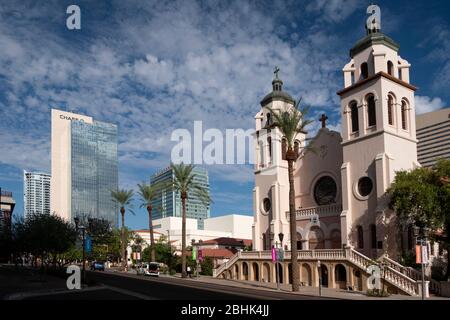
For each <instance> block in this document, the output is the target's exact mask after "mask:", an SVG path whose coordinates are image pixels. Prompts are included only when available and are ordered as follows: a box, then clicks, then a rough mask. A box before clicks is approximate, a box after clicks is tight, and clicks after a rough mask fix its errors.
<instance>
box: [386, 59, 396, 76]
mask: <svg viewBox="0 0 450 320" xmlns="http://www.w3.org/2000/svg"><path fill="white" fill-rule="evenodd" d="M387 70H388V73H389V74H390V75H391V76H393V75H394V64H393V63H392V61H388V63H387Z"/></svg>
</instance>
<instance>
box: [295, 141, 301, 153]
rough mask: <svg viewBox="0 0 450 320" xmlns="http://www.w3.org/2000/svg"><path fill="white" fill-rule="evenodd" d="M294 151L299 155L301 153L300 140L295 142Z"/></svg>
mask: <svg viewBox="0 0 450 320" xmlns="http://www.w3.org/2000/svg"><path fill="white" fill-rule="evenodd" d="M294 152H295V154H296V155H297V156H298V154H299V153H300V142H298V141H295V142H294Z"/></svg>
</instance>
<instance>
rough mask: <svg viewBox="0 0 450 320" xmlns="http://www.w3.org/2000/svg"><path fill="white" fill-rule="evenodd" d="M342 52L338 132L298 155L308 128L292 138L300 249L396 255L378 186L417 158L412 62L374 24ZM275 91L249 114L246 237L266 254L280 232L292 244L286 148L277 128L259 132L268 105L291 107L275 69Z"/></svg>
mask: <svg viewBox="0 0 450 320" xmlns="http://www.w3.org/2000/svg"><path fill="white" fill-rule="evenodd" d="M366 31H367V35H366V36H365V37H364V38H363V39H361V40H360V41H358V42H357V43H356V44H355V45H354V46H353V48H351V50H350V61H349V62H348V63H347V64H346V65H345V66H344V68H343V78H344V79H343V80H344V81H343V83H344V86H343V88H342V90H340V91H339V92H338V93H337V94H338V95H339V96H340V99H341V107H340V115H341V118H342V132H340V133H339V132H336V131H332V130H329V129H328V128H327V127H326V119H327V117H326V116H325V115H323V116H322V118H321V119H320V120H321V121H322V128H321V129H320V130H319V132H318V133H317V135H316V136H315V137H313V139H312V141H311V142H310V143H311V144H312V148H313V150H314V152H312V151H302V147H303V146H304V144H305V136H306V133H299V134H298V136H297V139H298V141H297V145H296V147H297V150H298V154H299V157H298V159H297V161H296V162H295V166H294V179H295V206H296V210H297V211H296V215H297V234H296V235H295V236H296V237H297V247H298V249H337V248H342V247H343V246H346V245H350V246H352V247H354V248H356V249H357V250H358V251H360V252H361V253H363V254H365V255H366V256H369V257H377V256H379V255H380V254H382V253H385V252H388V253H390V254H391V255H394V256H395V254H396V253H397V252H399V251H400V250H399V249H400V248H399V246H401V237H398V232H397V230H398V229H397V226H396V225H395V221H394V219H395V215H394V214H393V212H392V211H391V210H389V208H388V207H387V201H386V197H385V194H386V190H387V188H388V187H389V186H390V184H391V182H392V181H393V179H394V177H395V172H396V171H398V170H408V169H412V168H415V167H417V166H419V164H418V162H417V151H416V150H417V148H416V143H417V140H416V128H415V121H414V120H415V107H414V91H415V90H416V87H414V86H413V85H411V84H410V82H409V69H410V64H409V63H408V62H407V61H406V60H404V59H402V58H401V57H400V55H399V45H398V44H397V43H395V42H394V41H393V40H392V39H390V38H389V37H388V36H386V35H384V34H383V33H381V32H380V26H379V22H378V24H377V23H375V25H374V27H373V28H370V29H368V28H366ZM272 84H273V91H272V92H271V93H269V94H268V95H267V96H266V97H264V99H263V100H262V101H261V110H260V111H259V112H258V113H257V114H256V116H255V125H256V134H255V137H254V139H256V140H255V146H256V152H255V157H256V159H255V188H254V208H255V211H254V225H253V243H254V248H255V250H269V249H270V248H271V247H272V246H273V245H276V242H279V239H278V236H277V235H278V234H279V233H280V232H281V233H283V234H284V235H286V237H285V240H284V241H283V245H284V246H287V248H288V249H289V247H290V232H289V221H288V220H289V214H288V211H289V199H288V193H289V183H288V171H287V170H288V169H287V161H286V160H285V151H286V150H285V149H286V145H285V143H283V138H282V135H281V133H280V131H279V129H278V128H272V129H266V128H267V127H268V126H269V125H270V123H271V121H272V120H271V118H270V111H269V110H268V107H270V108H271V109H273V110H280V109H281V110H286V109H289V108H292V107H293V106H294V103H295V102H294V100H293V98H292V97H291V96H290V95H289V94H288V93H287V92H285V91H283V82H282V81H281V80H280V79H279V78H278V72H277V73H276V77H275V79H274V80H273V82H272Z"/></svg>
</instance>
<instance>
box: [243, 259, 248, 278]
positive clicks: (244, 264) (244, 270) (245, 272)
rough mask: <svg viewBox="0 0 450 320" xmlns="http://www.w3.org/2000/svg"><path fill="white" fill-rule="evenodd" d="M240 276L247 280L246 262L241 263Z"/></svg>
mask: <svg viewBox="0 0 450 320" xmlns="http://www.w3.org/2000/svg"><path fill="white" fill-rule="evenodd" d="M242 276H243V277H244V279H243V280H248V264H247V262H243V263H242Z"/></svg>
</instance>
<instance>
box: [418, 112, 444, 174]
mask: <svg viewBox="0 0 450 320" xmlns="http://www.w3.org/2000/svg"><path fill="white" fill-rule="evenodd" d="M416 130H417V139H418V140H419V142H418V143H417V157H418V159H419V162H420V164H421V165H422V166H424V167H431V166H433V165H434V164H435V163H436V161H437V160H438V159H450V108H446V109H441V110H437V111H433V112H428V113H424V114H421V115H418V116H417V117H416Z"/></svg>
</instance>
